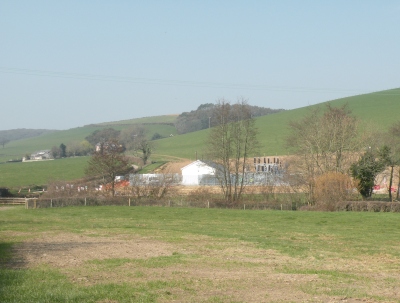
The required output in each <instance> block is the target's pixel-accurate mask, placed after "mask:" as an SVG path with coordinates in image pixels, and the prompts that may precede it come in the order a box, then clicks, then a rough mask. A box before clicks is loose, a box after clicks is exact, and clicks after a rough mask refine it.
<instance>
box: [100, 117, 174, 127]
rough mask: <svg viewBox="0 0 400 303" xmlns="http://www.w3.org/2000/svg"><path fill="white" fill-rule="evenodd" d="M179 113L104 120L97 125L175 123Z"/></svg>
mask: <svg viewBox="0 0 400 303" xmlns="http://www.w3.org/2000/svg"><path fill="white" fill-rule="evenodd" d="M177 116H178V115H163V116H154V117H143V118H136V119H130V120H120V121H114V122H104V123H99V124H96V125H100V126H112V125H130V124H167V123H169V124H173V123H175V120H176V117H177Z"/></svg>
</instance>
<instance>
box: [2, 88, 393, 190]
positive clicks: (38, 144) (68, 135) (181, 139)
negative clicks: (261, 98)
mask: <svg viewBox="0 0 400 303" xmlns="http://www.w3.org/2000/svg"><path fill="white" fill-rule="evenodd" d="M345 103H348V105H349V108H350V109H351V110H352V112H353V114H354V115H355V116H357V117H358V118H360V120H361V122H362V123H363V125H364V126H365V127H363V128H368V129H371V130H372V131H374V130H382V131H384V130H386V129H387V128H388V127H389V126H390V125H392V124H393V123H395V122H397V121H399V117H398V112H400V89H394V90H388V91H382V92H377V93H372V94H365V95H359V96H353V97H348V98H343V99H338V100H333V101H330V104H331V105H332V106H341V105H343V104H345ZM315 106H322V107H323V106H324V104H323V103H322V104H319V105H313V106H309V107H304V108H299V109H294V110H289V111H284V112H279V113H276V114H272V115H268V116H263V117H258V118H257V119H256V125H257V127H258V129H259V132H260V133H259V140H260V143H261V148H260V149H259V151H258V153H257V154H256V155H254V156H274V155H287V154H290V153H291V151H290V150H288V149H287V148H286V146H285V145H286V144H285V138H286V137H287V135H288V133H289V127H288V125H289V122H290V121H295V120H299V119H302V118H303V117H304V116H305V115H306V114H307V112H308V111H309V110H310V109H312V108H315ZM175 118H176V117H175V116H159V117H148V118H142V119H134V120H129V121H131V122H130V123H131V124H135V123H137V122H138V121H140V123H155V124H150V125H147V124H146V125H145V128H146V135H147V137H148V138H149V139H150V138H151V137H152V136H153V135H154V133H156V132H157V133H159V134H160V135H162V136H164V137H166V138H164V139H160V140H156V141H154V142H153V143H154V150H153V155H152V157H151V159H152V160H156V161H171V160H181V159H182V158H184V159H191V160H195V159H196V158H197V159H203V158H207V146H206V145H205V141H206V138H207V135H208V131H209V130H208V129H206V130H202V131H198V132H193V133H188V134H184V135H176V129H175V128H174V127H173V126H171V125H164V124H156V123H157V122H159V123H169V121H172V120H173V119H175ZM129 121H128V120H127V121H125V122H126V124H125V125H123V123H121V121H118V122H115V125H114V126H113V127H114V128H115V129H119V130H121V129H123V128H125V127H129V126H130V123H128V122H129ZM101 127H110V125H107V123H105V124H104V126H101ZM101 127H100V126H94V125H89V126H85V127H78V128H74V129H70V130H65V131H59V132H56V133H52V134H48V135H43V136H39V137H35V138H30V139H24V140H18V141H13V142H10V143H9V144H7V145H6V146H5V148H0V163H1V162H5V161H7V160H10V159H17V158H21V157H23V156H24V155H25V154H27V153H28V154H30V153H32V152H34V151H38V150H42V149H50V148H51V147H52V146H59V145H60V144H61V143H64V144H66V145H67V146H68V143H69V142H73V141H81V140H83V139H84V138H85V137H86V136H88V135H89V134H90V133H92V132H93V131H94V130H96V129H99V128H101ZM171 134H172V135H174V136H172V137H169V135H171ZM15 167H19V170H18V171H17V172H18V173H19V175H18V176H15V177H13V176H11V175H9V176H8V177H7V178H5V177H2V179H3V180H6V183H0V186H8V185H7V184H16V183H15V182H14V181H15V179H18V180H19V181H20V182H21V180H23V181H22V182H21V183H20V184H30V182H31V181H32V179H29V178H28V179H26V180H24V176H25V175H26V176H28V177H29V176H31V175H32V173H31V172H30V171H27V172H25V171H24V169H25V168H29V167H28V166H12V168H10V171H12V170H13V168H15ZM0 168H1V167H0ZM69 168H70V169H73V168H74V166H73V165H72V166H70V167H69ZM54 169H55V170H58V169H59V168H57V167H54ZM52 170H53V168H52V166H51V165H49V166H47V176H45V174H44V173H43V174H39V175H42V177H41V179H40V180H45V181H44V182H45V183H46V182H47V180H49V179H52V178H54V176H56V177H57V178H58V177H59V176H60V171H54V172H53V171H52ZM6 171H8V167H7V169H6ZM15 172H16V171H14V173H15ZM64 172H65V174H66V175H67V177H68V178H69V176H77V177H78V178H79V177H82V174H81V172H82V171H77V172H75V173H74V172H71V173H69V172H67V170H64ZM21 176H22V177H21ZM11 179H14V181H12V182H11V181H8V180H11ZM40 182H42V181H40ZM34 183H35V184H38V182H34Z"/></svg>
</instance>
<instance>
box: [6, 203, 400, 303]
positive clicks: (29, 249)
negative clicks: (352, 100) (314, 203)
mask: <svg viewBox="0 0 400 303" xmlns="http://www.w3.org/2000/svg"><path fill="white" fill-rule="evenodd" d="M399 239H400V220H399V214H397V213H355V212H335V213H324V212H292V211H244V210H223V209H193V208H168V207H167V208H163V207H123V206H120V207H115V206H114V207H69V208H59V209H56V208H52V209H36V210H25V209H24V208H23V207H0V261H1V262H0V281H1V285H0V301H1V302H4V303H8V302H93V303H94V302H119V303H122V302H208V303H210V302H218V303H223V302H339V301H347V302H356V301H357V302H358V301H366V302H399V301H400V292H399V291H398V290H399V285H400V276H399V274H398V273H399V271H400V242H399Z"/></svg>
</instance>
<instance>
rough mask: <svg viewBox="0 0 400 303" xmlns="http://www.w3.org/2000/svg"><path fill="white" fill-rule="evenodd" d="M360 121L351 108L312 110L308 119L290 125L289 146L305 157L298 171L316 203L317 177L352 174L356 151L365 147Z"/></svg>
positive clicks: (302, 157)
mask: <svg viewBox="0 0 400 303" xmlns="http://www.w3.org/2000/svg"><path fill="white" fill-rule="evenodd" d="M358 125H359V123H358V120H357V119H356V118H355V117H354V116H352V114H351V111H350V110H349V109H348V107H347V105H344V106H342V107H339V108H335V107H332V106H330V105H329V104H328V105H327V106H326V109H325V111H324V112H322V111H321V109H320V108H317V109H315V110H312V111H311V112H310V113H309V114H308V115H307V116H306V117H304V118H303V119H301V120H299V121H294V122H291V123H290V124H289V126H290V130H291V133H290V135H289V137H288V138H287V142H288V146H289V147H290V148H291V149H292V150H293V151H294V152H295V154H297V155H298V156H300V157H301V161H299V163H301V164H300V165H299V166H298V168H299V170H300V172H301V174H302V176H303V177H304V181H305V182H306V183H307V185H308V191H309V194H310V200H311V201H312V200H313V192H314V184H315V179H316V177H318V176H320V175H322V174H324V173H327V172H337V173H348V171H349V168H350V165H351V164H352V162H354V160H355V152H358V151H360V149H361V148H362V147H363V146H364V144H365V136H363V135H362V134H360V132H359V128H358Z"/></svg>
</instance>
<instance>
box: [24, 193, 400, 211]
mask: <svg viewBox="0 0 400 303" xmlns="http://www.w3.org/2000/svg"><path fill="white" fill-rule="evenodd" d="M70 206H81V207H85V206H128V207H133V206H155V207H186V208H219V209H242V210H282V211H283V210H285V211H295V210H318V209H313V207H312V206H309V205H307V204H305V203H302V202H299V201H276V200H274V201H246V202H244V201H243V202H238V203H235V204H230V203H228V202H226V201H225V200H216V199H202V200H195V199H194V200H192V199H187V197H174V199H149V198H140V199H138V198H135V197H126V196H124V197H113V198H112V197H98V196H96V197H63V198H53V199H27V200H26V204H25V208H28V209H34V208H50V207H70ZM334 210H335V211H358V212H400V203H399V202H382V201H343V202H338V203H337V204H336V206H335V209H334Z"/></svg>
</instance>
